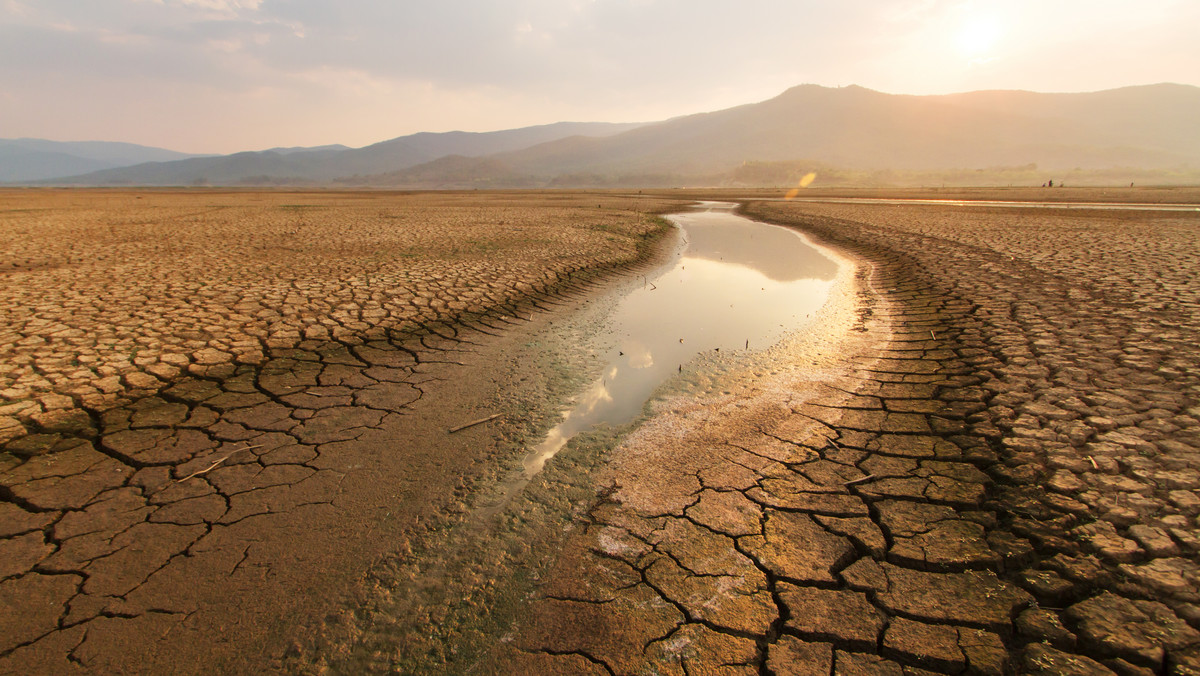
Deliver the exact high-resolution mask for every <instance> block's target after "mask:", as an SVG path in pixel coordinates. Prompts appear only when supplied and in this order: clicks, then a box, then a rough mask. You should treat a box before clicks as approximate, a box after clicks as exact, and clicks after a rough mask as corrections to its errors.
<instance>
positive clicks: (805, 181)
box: [784, 171, 817, 200]
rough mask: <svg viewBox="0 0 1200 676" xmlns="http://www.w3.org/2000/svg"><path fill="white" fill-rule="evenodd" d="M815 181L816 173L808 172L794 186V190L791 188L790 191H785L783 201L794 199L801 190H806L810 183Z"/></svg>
mask: <svg viewBox="0 0 1200 676" xmlns="http://www.w3.org/2000/svg"><path fill="white" fill-rule="evenodd" d="M815 180H817V172H815V171H810V172H808V173H807V174H805V175H804V178H801V179H800V182H799V183H797V184H796V187H795V188H792V189H791V190H789V191H787V195H785V196H784V199H789V200H790V199H795V198H796V195H799V194H800V189H801V188H807V187H808V186H810V185H812V182H813V181H815Z"/></svg>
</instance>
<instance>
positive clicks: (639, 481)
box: [480, 203, 1200, 674]
mask: <svg viewBox="0 0 1200 676" xmlns="http://www.w3.org/2000/svg"><path fill="white" fill-rule="evenodd" d="M744 211H745V213H746V214H747V215H749V216H752V217H756V218H760V219H762V220H767V221H769V222H774V223H779V224H785V225H792V226H795V227H798V228H800V229H801V230H803V231H804V232H807V233H809V234H811V235H812V236H814V237H815V238H816V239H817V240H818V241H819V242H822V243H824V244H826V245H828V246H831V247H834V248H835V249H836V250H838V251H840V252H842V253H843V254H844V255H846V256H848V257H850V258H852V259H854V260H856V262H857V263H858V274H857V276H856V281H857V285H858V286H857V291H858V293H859V295H858V297H857V299H856V300H857V306H856V308H857V319H856V322H855V323H854V325H853V326H851V327H849V328H850V330H849V331H846V332H844V333H842V334H840V336H839V335H836V332H834V334H835V335H832V336H827V338H834V339H835V341H836V344H835V345H832V346H831V347H833V348H835V349H833V350H832V351H831V353H829V354H826V353H821V354H816V352H817V350H811V351H808V352H805V350H804V349H796V348H795V346H792V348H781V349H783V350H786V349H792V350H793V351H792V352H790V353H786V352H783V353H779V354H776V355H775V356H776V357H777V359H776V361H775V363H774V368H771V367H770V366H768V367H766V368H764V367H763V366H762V364H758V365H754V366H752V367H749V368H748V369H747V370H746V372H745V373H744V375H745V376H746V379H745V380H743V381H741V383H740V384H737V383H736V382H735V385H734V386H732V387H730V388H729V389H728V391H727V392H726V393H724V394H713V395H711V396H709V397H707V398H704V399H700V400H687V399H668V400H666V401H665V402H664V403H663V404H662V405H661V407H660V409H659V412H658V414H657V415H656V416H655V417H654V418H652V419H651V420H650V421H649V422H647V423H646V424H645V425H644V426H643V427H642V428H640V429H639V430H638V431H637V432H635V433H633V434H632V435H630V436H629V437H628V438H627V439H626V440H625V441H624V443H623V444H622V445H621V446H620V447H619V448H618V449H617V450H616V451H614V453H613V454H612V457H611V467H610V469H609V470H608V471H607V473H606V474H605V475H604V479H602V481H601V483H602V484H605V482H607V483H606V486H607V487H606V488H605V489H604V490H603V491H602V492H601V494H600V495H599V496H598V501H597V502H596V504H595V505H594V506H593V508H592V509H590V510H589V511H588V513H587V517H586V518H585V519H583V520H582V522H581V523H580V524H579V527H578V529H577V532H576V533H575V534H574V535H573V536H572V537H571V539H570V540H569V542H568V544H567V545H566V546H565V547H564V548H563V554H562V555H561V556H560V557H559V560H558V561H557V563H556V564H555V569H554V571H553V573H552V574H551V575H550V576H549V577H548V579H547V580H546V581H545V584H544V585H543V586H542V588H541V590H540V592H539V594H538V595H537V596H536V597H535V598H534V599H533V600H531V601H530V603H529V607H528V611H527V613H526V617H525V619H524V620H523V621H522V622H520V623H519V624H518V626H517V627H516V628H515V630H514V632H513V634H512V635H511V636H510V637H509V638H510V639H511V640H509V641H506V642H504V643H502V644H499V645H497V646H496V647H495V648H494V649H493V651H492V653H491V654H490V655H489V656H488V657H487V658H486V659H485V660H484V662H483V663H482V664H481V665H480V667H481V668H483V669H484V671H489V672H490V671H493V670H495V671H506V670H507V671H514V672H515V671H522V670H535V671H538V672H539V673H598V674H604V673H620V674H624V673H642V672H646V671H648V670H652V671H654V672H655V673H679V674H684V673H746V674H761V673H776V674H784V673H789V674H790V673H797V674H800V673H803V674H807V673H813V674H832V673H837V674H843V673H844V674H857V673H864V674H865V673H870V674H902V673H904V674H908V673H912V674H917V673H944V674H958V673H981V674H1002V673H1013V672H1019V673H1045V674H1051V673H1054V674H1063V673H1071V674H1106V673H1119V674H1145V673H1178V674H1184V673H1197V671H1198V670H1200V631H1197V629H1198V628H1200V606H1198V605H1197V602H1198V601H1200V596H1198V595H1197V591H1196V590H1197V589H1198V588H1200V585H1198V583H1200V566H1198V565H1197V559H1198V554H1200V539H1198V538H1197V531H1198V529H1197V516H1198V514H1200V492H1198V490H1197V489H1200V408H1198V406H1197V404H1198V398H1200V390H1198V389H1197V379H1198V378H1200V376H1198V375H1197V372H1196V370H1195V368H1194V364H1195V363H1197V361H1198V358H1200V354H1198V353H1200V348H1198V345H1197V341H1196V339H1195V336H1196V335H1200V333H1198V332H1197V330H1198V329H1200V327H1198V326H1196V324H1197V323H1198V322H1200V320H1198V319H1197V317H1200V312H1198V310H1200V304H1198V303H1200V284H1198V283H1197V282H1196V276H1195V273H1196V271H1197V270H1198V269H1200V266H1198V263H1200V261H1198V260H1197V257H1198V256H1200V254H1198V253H1197V252H1196V250H1195V247H1194V237H1195V232H1196V227H1197V226H1198V225H1200V216H1197V215H1192V214H1187V213H1182V214H1153V215H1151V214H1128V213H1115V212H1106V211H1085V212H1072V213H1061V212H1050V211H1041V212H1037V211H1035V212H1030V211H1028V210H1026V211H1022V212H1019V213H1013V212H1011V211H1006V210H1003V209H990V210H981V209H974V210H969V209H956V208H946V207H931V206H920V207H916V206H904V207H897V206H892V205H886V206H880V207H863V206H843V205H815V204H804V205H798V204H789V203H753V204H749V205H747V206H746V207H745V209H744ZM802 366H803V367H806V368H801V367H802Z"/></svg>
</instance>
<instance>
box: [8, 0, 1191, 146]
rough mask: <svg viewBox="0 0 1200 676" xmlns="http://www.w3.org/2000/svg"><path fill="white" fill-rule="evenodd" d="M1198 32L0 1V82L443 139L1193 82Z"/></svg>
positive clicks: (120, 107) (1074, 18)
mask: <svg viewBox="0 0 1200 676" xmlns="http://www.w3.org/2000/svg"><path fill="white" fill-rule="evenodd" d="M985 9H987V10H989V11H991V12H992V13H993V14H994V15H995V16H996V17H997V21H1001V22H1002V24H1003V26H1006V27H1008V28H1007V29H1006V30H1005V31H1003V32H1002V33H1000V34H999V37H998V38H997V39H996V40H995V41H994V45H993V46H992V47H991V48H990V49H988V50H987V51H985V52H981V53H974V54H964V53H963V50H961V49H960V48H959V47H958V46H957V44H956V41H955V36H956V35H958V34H959V33H957V32H956V31H960V30H961V26H963V25H964V23H965V22H967V21H968V19H969V18H970V17H971V16H972V14H973V13H978V12H981V11H983V10H985ZM1195 25H1200V3H1196V2H1194V0H1143V1H1142V2H1140V3H1139V4H1138V6H1137V8H1136V10H1133V9H1130V8H1129V7H1128V3H1127V2H1124V0H1058V1H1057V2H1055V3H1045V2H1044V1H1041V2H1035V1H1034V0H1011V1H1010V2H1006V3H994V2H986V3H985V2H982V1H981V0H910V1H909V2H892V1H890V0H889V1H887V2H885V1H883V0H847V1H846V2H839V3H829V2H815V1H811V0H801V1H797V0H751V1H750V2H745V3H740V4H737V5H734V4H732V3H730V2H727V1H718V0H604V1H603V2H600V1H597V0H509V1H508V2H505V3H496V2H494V1H492V0H439V1H438V2H417V1H409V0H404V1H401V0H386V1H384V0H339V1H338V2H329V1H328V0H287V1H283V0H271V1H265V0H92V1H89V2H79V0H38V1H37V2H36V3H34V2H29V1H26V0H0V62H3V63H4V64H5V68H4V69H0V89H3V90H5V91H10V92H18V93H19V96H17V97H15V98H14V99H13V100H16V101H24V102H26V103H25V109H26V110H35V109H37V110H106V111H112V112H111V114H112V115H113V117H114V120H115V119H116V118H120V119H122V120H124V119H137V118H145V117H146V116H148V115H149V114H150V112H148V111H150V110H151V109H155V110H160V111H161V110H165V108H161V107H157V102H155V104H156V105H155V106H151V105H148V101H147V100H146V99H147V98H148V97H151V96H155V95H160V94H159V93H161V92H168V91H169V92H170V96H172V97H175V98H176V99H177V100H178V101H179V102H180V106H181V107H182V106H186V105H188V104H189V103H190V105H191V106H192V107H193V108H205V109H207V108H208V107H209V103H210V102H211V101H214V100H219V101H221V102H222V104H223V105H224V106H226V107H229V108H232V109H233V111H234V112H236V111H237V110H238V107H239V103H238V102H239V101H243V100H244V101H246V102H248V103H247V104H246V106H245V107H247V108H249V107H250V104H251V103H252V104H253V110H255V111H259V110H260V109H261V110H263V111H264V112H263V113H262V115H261V117H262V119H270V117H271V116H270V115H267V114H266V113H265V109H262V106H265V105H266V103H265V102H266V101H268V100H271V101H275V102H276V105H279V106H280V109H279V110H278V111H277V113H276V114H275V116H276V117H277V118H278V119H285V118H286V119H291V118H293V117H294V116H296V115H298V114H299V113H298V112H297V111H299V110H306V109H310V108H311V109H321V110H325V111H328V110H333V109H336V108H338V107H341V108H353V109H357V110H359V111H364V109H366V108H368V107H375V108H379V109H381V110H382V111H385V113H381V114H378V115H377V114H375V113H374V111H371V113H370V114H368V113H367V112H359V113H357V117H353V118H350V117H346V116H335V117H331V118H329V120H330V121H329V123H328V124H329V125H330V128H329V129H330V130H329V131H328V132H326V133H325V135H323V136H322V140H323V141H329V140H343V139H340V138H337V134H338V133H346V134H350V133H351V132H346V131H341V132H339V131H338V128H337V127H335V126H334V125H338V124H353V125H355V126H354V130H353V132H352V133H354V134H360V133H361V134H366V133H370V134H373V135H374V136H375V137H376V138H377V139H381V138H387V137H389V136H395V135H399V134H401V133H407V132H413V131H421V130H425V129H429V127H428V126H427V125H430V124H436V125H438V128H440V129H444V128H447V127H458V128H468V129H475V130H482V129H487V128H497V127H499V126H503V125H508V124H510V123H515V124H516V125H520V124H536V123H543V122H552V121H555V117H558V116H565V117H569V118H571V119H607V120H613V121H618V120H621V121H627V120H648V119H661V118H663V117H669V116H672V115H678V114H684V113H688V112H696V111H701V110H713V109H717V108H723V107H728V106H732V105H737V104H740V103H747V102H751V101H755V100H762V99H765V98H768V97H770V96H773V95H775V94H777V93H779V92H780V91H782V90H783V89H785V88H787V87H789V86H792V85H796V84H801V83H805V82H814V83H818V84H826V85H844V84H852V83H857V84H862V85H864V86H869V87H872V88H875V89H880V90H883V91H890V92H897V93H935V92H946V91H955V90H964V89H981V88H1013V87H1019V88H1028V89H1040V90H1043V91H1053V90H1060V91H1061V90H1071V89H1079V88H1081V87H1088V88H1101V87H1103V86H1118V85H1123V84H1136V83H1140V82H1148V81H1160V80H1176V81H1183V82H1191V83H1196V81H1197V80H1198V79H1200V76H1197V75H1196V73H1200V54H1198V53H1197V52H1196V50H1195V48H1194V38H1193V37H1192V36H1191V35H1190V33H1191V27H1192V26H1195ZM1017 34H1019V35H1020V40H1016V39H1014V37H1015V36H1016V35H1017ZM972 60H974V61H972ZM105 90H107V91H111V92H114V94H113V95H112V96H114V97H115V96H116V94H115V92H124V94H123V96H125V97H126V100H119V99H114V100H112V101H111V102H108V104H107V105H106V106H104V107H102V108H97V106H96V105H95V104H96V101H95V100H88V99H86V98H85V97H86V96H91V97H93V98H96V97H104V96H106V95H105V94H104V91H105ZM85 92H90V94H85ZM139 92H140V94H139ZM431 106H437V107H441V108H440V109H439V110H437V111H436V114H432V113H431V112H430V111H429V110H427V107H431ZM122 111H123V112H122ZM521 111H524V113H523V116H522V113H521ZM163 114H165V113H163ZM172 114H177V113H172ZM247 115H248V119H249V118H251V117H254V116H255V115H259V113H258V112H255V113H253V114H252V115H251V114H250V113H247ZM43 117H44V116H43ZM0 118H3V119H5V120H6V123H7V122H9V121H10V120H14V119H25V120H29V122H28V123H27V124H26V126H25V127H23V133H26V134H29V135H43V136H52V137H53V136H64V135H66V134H65V132H64V133H59V134H55V133H53V131H52V129H51V128H50V127H49V126H48V124H49V123H48V122H39V121H38V118H37V117H36V116H32V115H25V114H24V111H22V110H15V109H14V108H13V107H12V106H9V107H8V108H6V109H4V110H0ZM55 119H56V121H57V123H58V124H64V125H66V124H67V122H69V120H66V119H65V118H64V117H63V116H61V115H59V116H57V117H56V118H55ZM254 119H258V118H254ZM558 119H564V118H563V117H559V118H558ZM489 120H491V122H489ZM318 122H319V121H316V120H314V121H312V123H311V124H310V123H309V122H304V123H303V124H298V125H297V126H295V127H294V130H295V133H300V131H301V130H306V131H305V133H309V132H308V131H307V130H311V129H314V128H315V125H317V124H318ZM74 124H75V128H82V126H83V125H84V122H83V121H79V122H75V123H74ZM113 124H114V125H115V124H116V122H115V121H114V122H113ZM247 124H249V122H247ZM367 124H371V125H376V126H375V127H372V128H371V129H372V131H370V132H367V131H365V129H366V128H365V127H364V125H367ZM69 126H70V125H67V127H64V128H68V127H69ZM149 126H150V123H149V122H143V124H142V128H149ZM89 128H99V127H89ZM114 128H115V127H114ZM131 128H133V129H136V128H137V127H136V126H134V127H131ZM285 128H286V125H281V124H266V125H265V126H264V127H263V128H261V129H259V130H257V132H256V133H258V134H260V135H264V136H265V135H271V134H281V133H283V131H282V130H283V129H285ZM10 133H11V132H10ZM331 136H332V137H334V138H332V139H331V138H330V137H331ZM273 139H274V140H271V141H270V142H269V143H270V144H272V145H298V144H305V143H307V142H308V141H307V140H306V139H304V138H278V137H273ZM127 140H137V139H127ZM357 140H358V139H355V140H354V141H351V140H350V139H348V138H347V139H345V141H346V142H356V141H357Z"/></svg>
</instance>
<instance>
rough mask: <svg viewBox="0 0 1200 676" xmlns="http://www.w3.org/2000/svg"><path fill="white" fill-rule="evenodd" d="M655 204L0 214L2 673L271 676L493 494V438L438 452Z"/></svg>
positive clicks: (324, 201) (71, 203)
mask: <svg viewBox="0 0 1200 676" xmlns="http://www.w3.org/2000/svg"><path fill="white" fill-rule="evenodd" d="M667 204H670V203H669V202H664V201H658V200H641V201H639V200H636V199H630V198H617V197H614V196H611V195H579V194H572V195H567V194H555V195H553V196H546V195H523V194H506V195H491V194H489V195H483V196H481V195H453V194H437V195H407V194H404V195H395V194H389V193H349V194H347V193H323V192H305V193H291V192H261V191H255V192H237V191H234V192H227V191H148V192H136V191H3V192H0V205H3V207H4V209H2V210H0V230H3V232H5V233H6V234H7V235H9V238H8V239H7V240H6V241H7V245H6V246H8V247H10V248H11V249H12V250H13V251H10V253H12V254H13V255H9V256H7V257H6V260H7V261H8V262H9V266H8V267H7V268H6V269H4V270H0V274H3V275H4V276H5V282H6V286H5V295H4V298H3V302H2V303H0V311H3V312H4V317H5V320H6V321H5V327H4V328H5V330H6V331H9V332H11V333H14V334H17V335H16V336H15V337H13V336H8V339H7V340H6V341H5V342H4V344H3V345H2V346H0V350H2V354H3V357H4V358H3V362H2V364H0V365H2V366H3V369H0V371H2V373H0V381H3V384H4V386H5V387H4V389H3V390H2V391H0V398H2V399H3V410H2V411H0V443H3V446H2V448H0V451H2V452H0V529H2V531H3V532H0V606H3V607H4V608H5V609H6V612H5V613H3V614H2V615H0V618H2V619H0V673H22V674H32V673H47V674H49V673H54V674H64V673H76V672H79V673H133V672H143V673H147V672H155V673H213V672H221V673H263V672H266V671H271V670H279V669H281V668H282V666H281V665H282V661H281V660H282V659H283V658H284V657H285V656H286V655H288V654H291V653H294V652H295V650H296V644H295V640H296V637H298V636H302V635H303V633H304V629H305V628H306V627H309V628H311V627H312V626H313V625H316V626H320V625H321V624H322V623H323V622H324V621H325V615H324V614H325V613H327V612H331V610H333V609H337V608H338V607H339V606H338V603H339V602H341V601H343V600H344V597H345V595H346V593H347V591H348V590H349V589H351V588H352V587H353V585H354V583H355V582H356V581H357V579H358V578H359V577H360V576H361V575H362V574H363V572H364V570H365V569H366V568H367V567H368V566H369V565H370V564H371V563H372V562H373V561H375V560H377V559H378V558H380V557H381V556H383V555H385V554H388V553H391V552H394V551H395V550H396V549H398V548H402V547H403V545H404V543H405V542H406V540H407V539H408V538H411V537H413V534H414V533H416V532H419V531H420V530H421V529H422V528H423V527H426V525H427V524H428V523H430V522H436V521H437V518H438V515H439V514H440V513H441V512H444V511H446V510H448V509H453V508H454V505H455V503H456V501H457V500H458V499H460V498H461V497H462V496H463V495H464V494H466V493H469V492H470V490H471V487H472V485H473V483H474V482H476V481H481V480H484V479H486V478H487V477H488V475H489V473H492V472H495V471H496V469H495V467H494V465H496V463H497V457H496V456H497V454H499V453H501V452H502V451H503V450H504V449H505V440H504V438H503V434H497V433H496V430H498V429H499V430H501V431H502V430H504V429H505V428H506V425H507V423H506V421H504V420H497V421H495V422H493V423H490V424H488V425H480V426H478V427H475V428H471V429H468V430H464V431H462V432H460V433H457V434H455V435H448V434H447V433H446V430H448V429H450V428H451V427H454V426H456V425H459V424H461V423H463V422H466V421H469V420H472V419H475V418H479V417H483V415H484V414H488V413H494V412H495V411H494V410H491V409H485V408H484V407H485V406H488V405H489V404H491V403H494V402H495V401H496V400H497V392H498V391H500V390H502V389H504V388H505V387H508V386H512V388H514V389H519V388H520V387H533V385H529V384H528V383H506V382H503V381H502V380H501V379H500V373H501V371H506V370H507V368H508V367H507V364H506V358H507V354H506V351H508V350H509V349H510V348H511V347H512V342H513V341H515V340H517V338H516V336H517V335H518V334H519V333H520V331H521V330H522V329H523V328H524V327H526V326H529V325H531V324H537V323H538V322H542V321H545V319H544V317H545V316H547V315H550V314H552V312H551V311H552V310H554V309H555V308H558V307H561V306H562V305H564V304H566V303H569V302H571V299H572V298H580V297H586V296H588V295H590V294H591V293H592V291H593V289H594V288H595V287H596V284H597V283H598V280H600V279H602V278H604V277H606V276H611V275H613V274H617V273H620V272H621V271H625V270H629V269H631V268H637V267H638V266H640V265H642V264H644V262H645V261H646V260H647V259H648V258H649V257H651V256H652V255H653V254H654V252H655V247H654V246H653V241H654V239H655V238H654V237H653V234H654V233H655V232H656V231H659V230H661V227H662V226H661V223H658V222H656V221H655V219H653V218H652V217H651V216H650V215H648V213H647V212H649V213H650V214H652V213H654V212H655V211H661V210H663V209H664V208H665V205H667ZM643 210H644V211H643ZM14 252H15V253H14ZM6 335H8V334H6ZM500 365H502V366H503V368H500ZM503 413H505V414H507V415H509V417H511V418H513V419H514V420H517V421H519V420H520V419H521V418H520V416H518V415H513V414H514V413H518V412H517V411H513V410H505V411H503ZM429 527H432V526H429Z"/></svg>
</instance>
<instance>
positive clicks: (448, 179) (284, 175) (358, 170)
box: [54, 84, 1200, 188]
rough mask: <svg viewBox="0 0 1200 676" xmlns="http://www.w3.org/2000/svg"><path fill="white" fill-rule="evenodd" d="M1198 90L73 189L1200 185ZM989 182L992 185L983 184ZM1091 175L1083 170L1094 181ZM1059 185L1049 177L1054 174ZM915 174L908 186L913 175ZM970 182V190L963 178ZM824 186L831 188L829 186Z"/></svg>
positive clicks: (758, 122) (819, 118)
mask: <svg viewBox="0 0 1200 676" xmlns="http://www.w3.org/2000/svg"><path fill="white" fill-rule="evenodd" d="M1196 120H1200V88H1198V87H1192V86H1186V85H1176V84H1157V85H1147V86H1139V87H1125V88H1122V89H1113V90H1108V91H1102V92H1092V93H1082V94H1040V93H1034V92H1024V91H982V92H970V93H964V94H951V95H943V96H905V95H894V94H884V93H880V92H876V91H872V90H869V89H864V88H862V87H857V86H850V87H842V88H828V87H820V86H817V85H802V86H799V87H793V88H792V89H789V90H787V91H786V92H784V93H782V94H780V95H779V96H777V97H775V98H773V99H770V100H767V101H763V102H760V103H754V104H747V105H742V106H737V107H735V108H729V109H726V110H720V111H716V112H710V113H700V114H696V115H687V116H683V117H678V118H674V119H670V120H666V121H662V122H655V123H651V124H643V125H606V124H577V123H560V124H556V125H545V126H541V127H528V128H524V129H514V130H507V131H498V132H489V133H484V134H474V133H464V132H450V133H444V134H413V135H410V136H402V137H400V138H396V139H392V140H390V141H384V142H382V143H377V144H374V145H370V146H366V147H365V148H357V149H345V148H340V147H336V146H335V147H323V148H317V149H276V150H273V151H263V152H255V153H238V154H236V155H227V156H222V157H204V158H191V159H185V160H181V161H173V162H159V163H152V164H144V165H139V166H134V167H126V168H121V169H108V170H104V171H97V172H92V173H88V174H84V175H81V176H75V177H72V178H68V179H56V180H55V181H54V182H55V183H66V184H91V185H113V184H140V185H189V184H214V185H233V184H284V183H293V184H305V183H311V184H338V185H364V186H381V187H421V188H461V187H491V188H503V187H545V186H551V187H579V186H594V187H616V186H638V185H644V186H656V185H719V184H724V185H732V184H746V185H776V184H780V183H786V182H787V181H793V182H794V180H795V176H796V175H797V173H799V174H800V175H803V172H805V171H809V170H812V168H815V167H820V168H822V172H823V173H822V176H824V177H826V178H827V179H832V177H835V176H840V177H841V178H840V179H838V180H843V181H846V182H854V181H859V182H862V181H874V182H889V181H895V180H899V181H901V182H903V181H904V180H910V181H911V180H918V179H914V178H913V177H914V176H917V177H919V180H920V181H943V180H944V176H946V175H949V174H955V175H956V176H957V177H958V178H957V179H954V180H959V179H961V180H967V181H970V180H972V179H973V178H974V179H979V180H989V181H999V180H1012V179H1019V180H1021V181H1023V182H1029V181H1035V182H1037V181H1038V178H1037V177H1038V176H1039V175H1041V174H1043V173H1046V172H1058V173H1059V175H1060V176H1062V175H1064V174H1063V172H1074V173H1072V174H1071V175H1072V176H1081V175H1083V174H1087V172H1091V174H1090V175H1092V176H1096V177H1102V178H1100V179H1098V180H1104V181H1112V180H1115V181H1117V182H1120V181H1123V180H1134V178H1133V177H1136V178H1137V180H1139V181H1142V180H1146V178H1147V177H1150V178H1151V179H1153V177H1155V176H1166V175H1170V176H1184V177H1185V179H1184V180H1187V178H1186V177H1191V176H1197V175H1200V173H1198V172H1200V125H1198V124H1197V123H1196V122H1195V121H1196ZM974 172H980V173H974ZM1081 172H1082V173H1081ZM1047 175H1049V174H1047ZM906 177H907V178H906ZM964 177H965V178H964ZM823 180H826V179H823Z"/></svg>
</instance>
